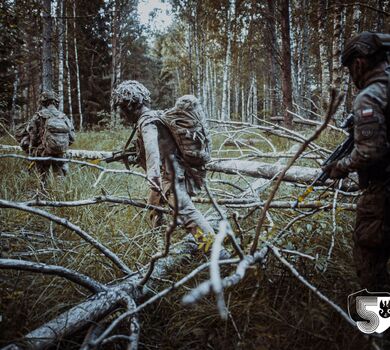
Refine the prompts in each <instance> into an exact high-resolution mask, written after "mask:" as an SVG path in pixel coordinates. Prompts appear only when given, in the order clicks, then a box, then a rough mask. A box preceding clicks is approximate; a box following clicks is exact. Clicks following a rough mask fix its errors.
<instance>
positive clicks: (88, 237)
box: [0, 199, 133, 274]
mask: <svg viewBox="0 0 390 350" xmlns="http://www.w3.org/2000/svg"><path fill="white" fill-rule="evenodd" d="M0 208H11V209H17V210H21V211H25V212H28V213H32V214H35V215H39V216H41V217H44V218H46V219H49V220H51V221H53V222H55V223H57V224H59V225H61V226H64V227H66V228H68V229H70V230H72V231H73V232H75V233H77V234H78V235H79V236H80V237H81V238H82V239H84V240H85V241H87V242H88V243H90V244H91V245H92V246H93V247H95V248H96V249H97V250H99V251H100V252H101V253H103V254H104V255H105V256H106V257H107V258H108V259H110V260H111V261H112V262H113V263H114V264H115V265H116V266H118V267H119V268H120V269H121V270H122V271H123V272H124V273H126V274H132V273H133V272H132V271H131V270H130V269H129V268H128V266H127V265H126V264H125V263H124V262H123V261H122V260H121V259H120V258H119V257H118V256H117V255H116V254H114V253H113V252H112V251H111V250H110V249H108V248H107V247H105V246H104V245H103V244H101V243H100V242H99V241H97V240H96V239H95V238H93V237H92V236H91V235H89V234H88V233H87V232H85V231H84V230H82V229H81V228H80V227H79V226H77V225H75V224H73V223H71V222H70V221H68V220H67V219H64V218H61V217H59V216H56V215H54V214H51V213H49V212H47V211H44V210H42V209H38V208H31V207H28V206H27V205H25V204H23V203H18V202H12V201H7V200H4V199H0Z"/></svg>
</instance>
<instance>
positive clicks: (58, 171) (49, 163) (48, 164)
mask: <svg viewBox="0 0 390 350" xmlns="http://www.w3.org/2000/svg"><path fill="white" fill-rule="evenodd" d="M36 167H37V170H38V172H39V174H40V175H41V176H42V178H44V179H45V178H46V177H47V176H48V175H49V173H50V168H51V169H52V171H53V174H54V175H59V176H65V175H66V174H67V173H68V163H64V162H57V161H54V160H44V161H40V162H37V163H36Z"/></svg>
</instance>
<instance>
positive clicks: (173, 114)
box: [159, 95, 211, 167]
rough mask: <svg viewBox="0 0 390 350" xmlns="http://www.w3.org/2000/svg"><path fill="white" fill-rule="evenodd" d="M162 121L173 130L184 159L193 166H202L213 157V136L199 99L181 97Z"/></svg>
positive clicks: (161, 117) (165, 113)
mask: <svg viewBox="0 0 390 350" xmlns="http://www.w3.org/2000/svg"><path fill="white" fill-rule="evenodd" d="M159 119H160V120H161V122H162V123H163V124H164V125H165V126H166V127H167V128H168V129H169V131H170V132H171V134H172V136H173V138H174V140H175V142H176V144H177V146H178V148H179V150H180V152H181V154H182V156H183V160H184V161H185V162H186V163H187V164H188V165H189V166H191V167H202V166H204V165H206V163H208V162H209V161H210V159H211V137H210V134H209V131H208V126H207V122H206V118H205V115H204V113H203V111H202V108H201V107H200V103H199V100H198V99H197V98H196V97H195V96H192V95H185V96H182V97H180V98H179V99H178V100H177V101H176V104H175V107H173V108H171V109H169V110H168V111H166V112H164V113H162V114H161V115H160V117H159Z"/></svg>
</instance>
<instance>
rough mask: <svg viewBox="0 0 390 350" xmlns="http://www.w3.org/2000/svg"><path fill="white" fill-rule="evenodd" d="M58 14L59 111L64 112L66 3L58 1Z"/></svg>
mask: <svg viewBox="0 0 390 350" xmlns="http://www.w3.org/2000/svg"><path fill="white" fill-rule="evenodd" d="M57 6H58V7H57V13H58V98H59V106H58V109H59V110H60V111H61V112H63V111H64V35H65V28H64V19H63V16H64V1H63V0H57Z"/></svg>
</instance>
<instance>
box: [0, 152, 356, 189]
mask: <svg viewBox="0 0 390 350" xmlns="http://www.w3.org/2000/svg"><path fill="white" fill-rule="evenodd" d="M0 151H21V148H20V147H19V146H9V145H0ZM112 155H113V152H107V151H88V150H73V149H70V150H68V151H67V152H66V157H67V158H83V159H104V158H107V157H111V156H112ZM206 168H207V170H209V171H215V172H221V173H225V174H231V175H235V174H238V173H240V174H241V175H245V176H250V177H254V178H264V179H274V178H275V177H276V176H277V175H278V174H279V173H280V172H281V171H282V170H283V169H284V165H281V164H276V163H264V162H258V161H250V160H212V161H211V162H210V163H208V164H207V165H206ZM320 173H321V169H319V168H310V167H303V166H292V167H291V168H290V169H289V170H288V171H287V173H286V174H285V176H284V178H283V180H284V181H287V182H295V183H302V184H311V183H312V182H313V181H314V179H315V178H316V177H317V176H318V175H319V174H320ZM344 182H345V181H344ZM331 184H332V181H327V182H326V185H331ZM341 189H342V190H347V191H353V190H356V189H357V188H356V186H354V187H351V186H350V184H343V187H342V188H341Z"/></svg>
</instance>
